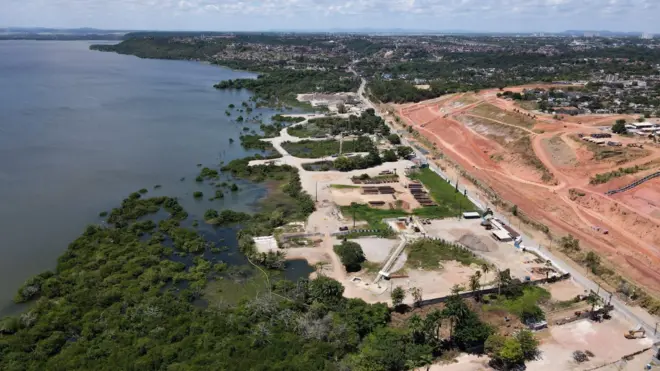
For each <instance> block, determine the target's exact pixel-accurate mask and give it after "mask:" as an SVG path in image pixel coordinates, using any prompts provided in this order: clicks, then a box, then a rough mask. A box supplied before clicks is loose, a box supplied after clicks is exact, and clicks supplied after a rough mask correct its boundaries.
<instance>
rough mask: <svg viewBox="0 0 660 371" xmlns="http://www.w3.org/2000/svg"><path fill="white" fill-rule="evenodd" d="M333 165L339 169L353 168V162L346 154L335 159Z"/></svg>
mask: <svg viewBox="0 0 660 371" xmlns="http://www.w3.org/2000/svg"><path fill="white" fill-rule="evenodd" d="M333 166H334V167H335V169H337V170H339V171H350V170H353V162H352V161H351V159H350V158H348V157H346V156H339V157H337V158H336V159H335V161H334V163H333Z"/></svg>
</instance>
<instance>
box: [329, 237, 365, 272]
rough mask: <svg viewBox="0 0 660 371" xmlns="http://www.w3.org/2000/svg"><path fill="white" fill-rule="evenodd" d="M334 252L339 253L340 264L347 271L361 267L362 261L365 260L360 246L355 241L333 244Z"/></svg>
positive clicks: (357, 269)
mask: <svg viewBox="0 0 660 371" xmlns="http://www.w3.org/2000/svg"><path fill="white" fill-rule="evenodd" d="M334 250H335V253H337V255H339V258H340V259H341V262H342V264H344V266H345V267H346V271H348V272H357V271H359V270H360V269H362V263H363V262H364V261H365V260H366V258H365V257H364V252H363V251H362V247H361V246H360V244H358V243H357V242H353V241H346V240H344V241H342V242H341V244H339V245H335V246H334Z"/></svg>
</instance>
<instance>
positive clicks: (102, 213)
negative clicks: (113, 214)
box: [99, 211, 108, 218]
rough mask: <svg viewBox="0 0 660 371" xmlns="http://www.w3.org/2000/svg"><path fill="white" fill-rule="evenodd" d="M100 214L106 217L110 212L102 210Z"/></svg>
mask: <svg viewBox="0 0 660 371" xmlns="http://www.w3.org/2000/svg"><path fill="white" fill-rule="evenodd" d="M99 216H100V217H102V218H105V217H106V216H108V212H107V211H101V212H100V213H99Z"/></svg>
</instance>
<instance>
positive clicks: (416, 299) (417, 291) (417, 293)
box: [410, 287, 422, 308]
mask: <svg viewBox="0 0 660 371" xmlns="http://www.w3.org/2000/svg"><path fill="white" fill-rule="evenodd" d="M410 293H411V294H412V297H413V305H414V306H415V307H417V308H419V307H420V306H421V304H422V289H421V288H419V287H413V288H412V289H410Z"/></svg>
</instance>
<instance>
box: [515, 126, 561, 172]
mask: <svg viewBox="0 0 660 371" xmlns="http://www.w3.org/2000/svg"><path fill="white" fill-rule="evenodd" d="M511 148H513V150H514V151H515V152H517V153H518V154H520V156H521V157H522V159H523V160H524V161H525V163H526V164H527V165H529V166H533V167H534V168H536V169H537V170H538V171H540V172H541V180H542V181H544V182H550V181H552V180H553V179H554V175H552V173H551V172H550V170H548V168H547V167H545V165H544V164H543V162H542V161H541V160H540V159H539V158H538V157H537V156H536V153H535V152H534V149H533V148H532V140H531V139H529V136H524V137H522V138H520V139H518V140H517V141H515V142H514V143H513V146H512V147H511Z"/></svg>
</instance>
